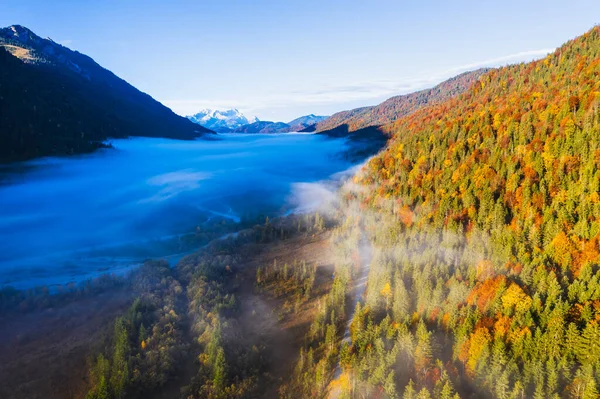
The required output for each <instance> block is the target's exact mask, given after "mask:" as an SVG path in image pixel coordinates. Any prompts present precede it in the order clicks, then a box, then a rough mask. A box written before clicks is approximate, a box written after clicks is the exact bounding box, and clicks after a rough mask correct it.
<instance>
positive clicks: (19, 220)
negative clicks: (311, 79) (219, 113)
mask: <svg viewBox="0 0 600 399" xmlns="http://www.w3.org/2000/svg"><path fill="white" fill-rule="evenodd" d="M113 145H114V147H115V149H111V150H103V151H100V152H97V153H94V154H91V155H86V156H77V157H71V158H50V159H44V160H39V161H33V162H28V163H24V164H16V165H10V168H4V169H3V170H0V173H1V179H0V285H11V286H14V287H17V288H25V287H30V286H34V285H40V284H44V285H51V284H62V283H66V282H69V281H78V280H82V279H85V278H89V277H93V276H94V275H95V274H97V273H101V272H105V271H116V270H123V269H127V268H129V267H131V266H133V265H135V264H137V263H139V262H140V261H142V260H143V259H144V258H147V257H166V256H175V254H178V253H182V252H185V251H189V250H192V249H194V246H196V247H197V246H198V244H199V243H200V242H201V241H202V240H201V238H203V237H206V238H208V237H210V235H206V232H209V231H212V232H214V231H218V232H222V233H223V234H225V233H227V232H230V231H235V230H237V229H239V228H242V227H244V226H247V225H251V224H254V223H257V222H261V221H264V218H265V217H266V216H271V217H273V216H278V215H282V214H286V213H290V212H293V211H294V209H299V210H312V209H316V207H317V205H318V203H317V202H315V201H321V200H322V198H323V196H322V195H315V194H316V193H312V192H311V189H312V188H315V189H318V188H319V187H321V186H320V185H315V186H311V185H310V183H311V182H316V181H321V180H326V181H327V180H329V181H338V180H339V179H340V178H341V177H342V175H336V174H337V173H339V172H342V171H344V170H348V169H349V168H350V167H351V166H352V164H351V163H350V162H349V161H346V160H344V158H343V157H342V156H341V155H340V154H342V153H343V151H344V150H345V149H346V148H347V144H346V142H345V141H344V140H332V139H325V138H322V137H319V136H316V135H306V134H285V135H221V136H220V137H219V139H218V140H211V141H203V140H199V141H195V142H182V141H172V140H165V139H130V140H115V141H114V142H113ZM307 184H308V185H307ZM332 184H335V183H332ZM328 191H329V190H327V192H328ZM307 207H308V208H310V209H306V208H307ZM303 208H304V209H303ZM203 234H205V235H206V236H205V235H203ZM198 237H200V238H198Z"/></svg>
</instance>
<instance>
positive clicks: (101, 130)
mask: <svg viewBox="0 0 600 399" xmlns="http://www.w3.org/2000/svg"><path fill="white" fill-rule="evenodd" d="M205 132H210V131H209V130H208V129H205V128H203V127H201V126H198V125H195V124H193V123H192V122H190V121H188V120H187V119H185V118H183V117H180V116H178V115H176V114H175V113H173V112H172V111H171V110H170V109H169V108H167V107H165V106H163V105H162V104H160V103H159V102H158V101H155V100H154V99H152V97H150V96H149V95H147V94H145V93H142V92H140V91H139V90H137V89H136V88H134V87H133V86H131V85H130V84H129V83H127V82H125V81H124V80H122V79H120V78H118V77H117V76H115V75H114V74H113V73H112V72H110V71H108V70H106V69H104V68H102V67H101V66H100V65H98V64H97V63H96V62H94V61H93V60H92V59H91V58H89V57H88V56H86V55H83V54H80V53H78V52H75V51H71V50H69V49H68V48H66V47H64V46H61V45H59V44H57V43H55V42H53V41H51V40H49V39H41V38H40V37H38V36H36V35H35V34H33V33H32V32H31V31H29V30H28V29H27V28H24V27H21V26H11V27H9V28H4V29H0V161H4V162H6V161H17V160H24V159H29V158H35V157H39V156H46V155H67V154H75V153H82V152H89V151H92V150H94V149H96V148H99V147H102V146H104V145H103V144H102V142H103V141H104V140H106V139H107V138H109V137H127V136H148V137H169V138H178V139H193V138H195V137H197V136H199V135H200V134H202V133H205Z"/></svg>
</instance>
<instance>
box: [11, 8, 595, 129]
mask: <svg viewBox="0 0 600 399" xmlns="http://www.w3.org/2000/svg"><path fill="white" fill-rule="evenodd" d="M0 9H1V10H2V12H1V13H0V26H9V25H13V24H20V25H24V26H26V27H28V28H29V29H31V30H32V31H34V32H35V33H36V34H38V35H39V36H42V37H50V38H52V39H53V40H54V41H56V42H59V43H61V44H63V45H65V46H67V47H70V48H72V49H74V50H77V51H80V52H82V53H85V54H87V55H89V56H91V57H92V58H94V60H96V62H98V63H99V64H100V65H102V66H104V67H105V68H108V69H110V70H111V71H113V72H114V73H115V74H117V75H118V76H120V77H122V78H123V79H125V80H127V81H128V82H129V83H131V84H133V85H134V86H136V87H137V88H138V89H140V90H142V91H144V92H146V93H148V94H150V95H151V96H152V97H154V98H155V99H157V100H159V101H161V102H163V103H164V104H165V105H167V106H169V107H170V108H172V109H173V110H174V111H175V112H177V113H178V114H181V115H191V114H194V113H196V112H198V111H200V110H201V109H203V108H213V109H214V108H216V109H227V108H238V109H239V110H240V111H242V112H243V113H244V114H246V116H249V117H250V116H257V117H258V118H260V119H262V120H275V121H289V120H291V119H294V118H296V117H298V116H301V115H305V114H309V113H313V114H318V115H329V114H332V113H334V112H337V111H341V110H345V109H350V108H354V107H358V106H364V105H373V104H377V103H380V102H381V101H383V100H385V99H386V98H389V97H391V96H393V95H398V94H406V93H409V92H412V91H415V90H419V89H423V88H427V87H431V86H433V85H435V84H436V83H439V82H441V81H443V80H445V79H446V78H450V77H452V76H454V75H456V74H458V73H460V72H463V71H466V70H471V69H476V68H479V67H482V66H500V65H506V64H508V63H515V62H521V61H529V60H532V59H535V58H541V57H543V56H544V55H545V54H547V53H548V52H550V51H553V49H555V48H556V47H558V46H560V45H561V44H562V43H564V42H565V41H567V40H569V39H572V38H574V37H575V36H578V35H580V34H582V33H584V32H585V31H587V30H588V29H590V28H591V27H592V26H594V25H595V24H597V23H600V1H598V0H571V1H569V2H565V1H564V0H561V1H554V0H503V1H495V2H492V1H481V0H478V1H466V0H465V1H462V0H455V1H446V0H444V1H441V0H440V1H427V0H422V1H404V0H395V1H392V0H298V1H296V0H230V1H227V0H214V1H208V0H196V1H175V0H173V1H164V0H161V1H156V0H145V1H136V0H105V1H94V0H90V1H81V0H53V1H48V0H22V1H15V0H0Z"/></svg>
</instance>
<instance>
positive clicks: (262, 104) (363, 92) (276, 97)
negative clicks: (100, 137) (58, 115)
mask: <svg viewBox="0 0 600 399" xmlns="http://www.w3.org/2000/svg"><path fill="white" fill-rule="evenodd" d="M552 51H554V49H540V50H531V51H522V52H518V53H514V54H509V55H505V56H502V57H496V58H492V59H488V60H484V61H480V62H474V63H470V64H465V65H460V66H457V67H454V68H451V69H448V70H446V71H442V72H440V73H436V74H433V75H429V76H422V77H413V78H410V79H401V80H369V81H361V82H353V83H351V84H348V85H343V86H321V87H318V88H314V89H309V90H295V91H291V92H288V93H270V94H263V95H260V96H256V97H253V98H245V99H237V100H236V99H216V100H196V99H188V100H165V101H164V103H165V104H166V105H167V106H169V107H171V108H172V109H173V110H174V111H175V112H177V113H178V114H180V115H191V114H194V113H196V112H198V111H199V110H201V109H204V108H212V109H227V108H237V109H239V110H240V111H242V112H243V113H244V114H246V115H256V114H259V115H260V114H263V115H264V114H266V113H267V112H268V110H272V109H281V108H294V107H306V106H314V107H318V106H331V105H335V104H340V108H342V105H343V104H348V103H357V102H363V103H364V104H365V105H366V104H372V103H373V102H374V101H375V100H377V101H381V100H382V99H385V98H388V97H392V96H395V95H401V94H407V93H411V92H414V91H417V90H422V89H425V88H427V87H432V86H434V85H436V84H438V83H440V82H442V81H444V80H446V79H448V78H451V77H452V76H455V75H457V74H459V73H461V72H466V71H469V70H474V69H478V68H483V67H498V66H503V65H507V64H510V63H517V62H523V61H531V60H534V59H537V58H541V57H543V56H545V55H547V54H548V53H551V52H552Z"/></svg>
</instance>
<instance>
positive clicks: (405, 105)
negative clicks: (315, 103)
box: [315, 69, 488, 132]
mask: <svg viewBox="0 0 600 399" xmlns="http://www.w3.org/2000/svg"><path fill="white" fill-rule="evenodd" d="M487 71H488V69H478V70H475V71H470V72H465V73H462V74H460V75H458V76H455V77H453V78H451V79H448V80H446V81H444V82H442V83H440V84H439V85H437V86H435V87H432V88H431V89H426V90H421V91H417V92H414V93H410V94H405V95H401V96H395V97H392V98H389V99H387V100H386V101H384V102H383V103H381V104H379V105H376V106H372V107H362V108H355V109H352V110H348V111H342V112H338V113H335V114H333V115H332V116H330V117H329V118H327V119H325V120H324V121H322V122H319V123H317V124H316V126H315V130H316V131H317V132H327V131H347V132H354V131H357V130H360V129H364V128H367V127H373V126H382V125H386V124H388V123H391V122H393V121H395V120H397V119H400V118H402V117H404V116H406V115H409V114H411V113H413V112H415V111H416V110H418V109H421V108H423V107H427V106H429V105H433V104H438V103H441V102H443V101H446V100H448V99H449V98H452V97H454V96H456V95H458V94H460V93H463V92H464V91H466V90H467V89H468V88H469V87H470V86H471V85H472V84H473V83H475V82H476V81H477V79H478V78H479V77H480V76H481V75H482V74H484V73H485V72H487Z"/></svg>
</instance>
